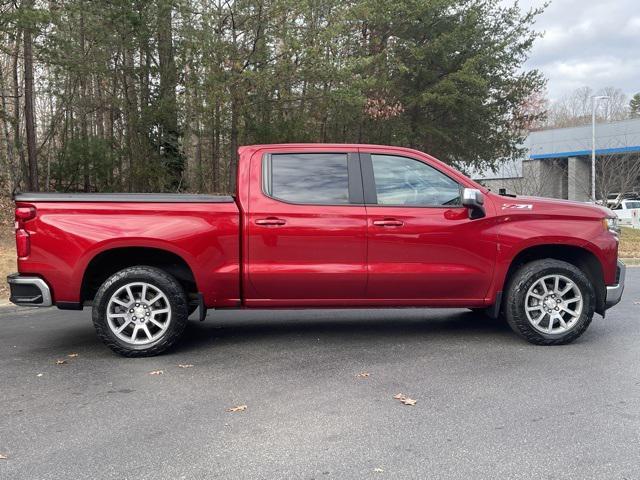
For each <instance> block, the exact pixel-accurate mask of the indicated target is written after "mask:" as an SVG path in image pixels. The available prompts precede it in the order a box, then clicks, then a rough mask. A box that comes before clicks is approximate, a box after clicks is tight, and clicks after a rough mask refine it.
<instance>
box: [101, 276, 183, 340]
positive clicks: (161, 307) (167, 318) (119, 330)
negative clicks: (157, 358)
mask: <svg viewBox="0 0 640 480" xmlns="http://www.w3.org/2000/svg"><path fill="white" fill-rule="evenodd" d="M170 322H171V305H170V304H169V300H168V299H167V297H166V295H165V294H164V293H162V291H160V290H159V289H158V288H157V287H154V286H153V285H151V284H149V283H145V282H133V283H128V284H126V285H124V286H122V287H120V288H119V289H118V290H116V291H115V292H114V293H113V295H111V298H110V299H109V303H108V305H107V323H108V324H109V328H110V329H111V331H112V332H113V334H114V335H115V336H116V337H118V338H119V339H120V340H122V341H124V342H127V343H130V344H132V345H146V344H149V343H152V342H154V341H156V340H157V339H158V338H160V337H161V336H162V334H164V332H165V331H166V330H167V327H168V326H169V323H170Z"/></svg>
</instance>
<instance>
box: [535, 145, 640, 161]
mask: <svg viewBox="0 0 640 480" xmlns="http://www.w3.org/2000/svg"><path fill="white" fill-rule="evenodd" d="M632 152H640V145H632V146H629V147H617V148H597V149H596V155H614V154H617V153H632ZM586 155H591V150H575V151H573V152H556V153H541V154H538V155H529V159H531V160H542V159H545V158H564V157H583V156H586Z"/></svg>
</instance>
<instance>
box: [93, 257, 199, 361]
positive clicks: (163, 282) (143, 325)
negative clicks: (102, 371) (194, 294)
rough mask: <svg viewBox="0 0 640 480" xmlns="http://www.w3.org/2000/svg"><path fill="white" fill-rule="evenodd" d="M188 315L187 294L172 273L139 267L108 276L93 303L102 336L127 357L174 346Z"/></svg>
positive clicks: (95, 324) (159, 351)
mask: <svg viewBox="0 0 640 480" xmlns="http://www.w3.org/2000/svg"><path fill="white" fill-rule="evenodd" d="M188 317H189V311H188V303H187V296H186V294H185V292H184V289H183V288H182V285H180V283H179V282H178V281H177V280H176V279H175V278H174V277H172V276H171V275H169V274H167V273H166V272H164V271H163V270H160V269H159V268H155V267H147V266H136V267H130V268H126V269H124V270H121V271H119V272H117V273H115V274H114V275H112V276H111V277H109V278H108V279H107V280H106V281H105V282H104V283H103V284H102V286H101V287H100V289H99V290H98V293H97V294H96V298H95V301H94V306H93V324H94V326H95V328H96V332H97V333H98V336H99V337H100V339H101V340H102V341H103V342H104V343H105V344H106V345H107V346H108V347H109V348H111V350H113V351H114V352H116V353H119V354H120V355H124V356H126V357H149V356H153V355H158V354H160V353H162V352H164V351H165V350H167V349H169V348H170V347H172V346H173V345H174V344H175V343H176V342H177V341H178V340H179V339H180V337H181V336H182V333H183V332H184V329H185V326H186V324H187V319H188Z"/></svg>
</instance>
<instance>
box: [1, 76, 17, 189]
mask: <svg viewBox="0 0 640 480" xmlns="http://www.w3.org/2000/svg"><path fill="white" fill-rule="evenodd" d="M4 88H5V83H4V72H3V71H2V66H1V65H0V100H1V101H2V103H1V104H0V107H1V108H2V110H0V120H1V121H2V133H3V135H4V139H5V141H6V142H7V167H6V170H5V171H6V172H7V180H8V185H7V186H8V187H9V188H8V190H9V191H13V189H14V188H15V186H16V171H15V168H16V165H15V160H14V156H13V147H14V145H13V139H12V138H11V137H10V134H9V125H8V122H7V118H9V115H8V114H9V112H8V109H7V101H6V98H5V96H4V94H3V92H4V91H5V90H4Z"/></svg>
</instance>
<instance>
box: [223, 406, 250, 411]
mask: <svg viewBox="0 0 640 480" xmlns="http://www.w3.org/2000/svg"><path fill="white" fill-rule="evenodd" d="M246 409H247V406H246V405H238V406H237V407H231V408H227V412H244V411H245V410H246Z"/></svg>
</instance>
